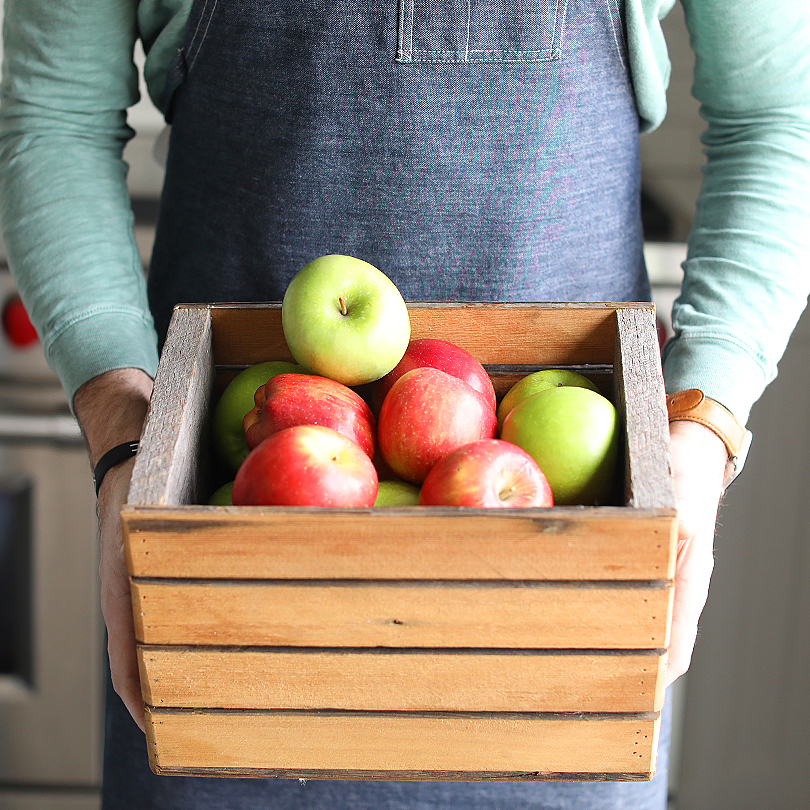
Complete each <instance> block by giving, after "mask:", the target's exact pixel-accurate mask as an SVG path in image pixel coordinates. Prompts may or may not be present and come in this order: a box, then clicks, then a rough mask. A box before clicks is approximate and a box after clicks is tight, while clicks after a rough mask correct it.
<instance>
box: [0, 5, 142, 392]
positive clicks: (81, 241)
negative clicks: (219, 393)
mask: <svg viewBox="0 0 810 810" xmlns="http://www.w3.org/2000/svg"><path fill="white" fill-rule="evenodd" d="M136 13H137V0H6V3H5V14H4V24H3V28H4V31H3V34H4V48H3V79H2V85H1V86H0V224H2V233H3V241H4V243H5V247H6V252H7V255H8V260H9V266H10V268H11V270H12V273H13V275H14V278H15V281H16V283H17V286H18V288H19V290H20V294H21V296H22V298H23V301H24V302H25V305H26V308H27V309H28V312H29V314H30V316H31V319H32V321H33V323H34V325H35V326H36V328H37V330H38V332H39V334H40V337H41V339H42V345H43V349H44V351H45V355H46V358H47V359H48V362H49V363H50V365H51V366H52V368H53V369H54V370H55V371H56V373H57V374H58V376H59V378H60V379H61V381H62V384H63V386H64V388H65V390H66V392H67V394H68V397H69V399H70V401H71V402H72V399H73V395H74V393H75V392H76V390H77V389H78V388H79V386H81V385H82V383H84V382H86V381H87V380H89V379H91V378H92V377H94V376H96V375H98V374H101V373H103V372H105V371H109V370H112V369H115V368H127V367H134V368H141V369H143V370H144V371H146V372H147V373H149V374H150V375H154V373H155V370H156V367H157V341H156V336H155V332H154V327H153V325H152V320H151V316H150V315H149V311H148V306H147V299H146V285H145V278H144V272H143V268H142V265H141V261H140V257H139V254H138V250H137V246H136V244H135V240H134V234H133V217H132V212H131V208H130V205H129V198H128V194H127V186H126V171H127V167H126V164H125V163H124V161H123V160H122V152H123V148H124V145H125V144H126V142H127V140H128V139H129V138H130V137H131V136H132V131H131V130H130V128H129V127H128V126H127V123H126V110H127V108H128V107H129V106H131V105H132V104H133V103H135V101H137V98H138V77H137V69H136V67H135V64H134V61H133V58H132V55H133V48H134V43H135V38H136V32H137V25H136Z"/></svg>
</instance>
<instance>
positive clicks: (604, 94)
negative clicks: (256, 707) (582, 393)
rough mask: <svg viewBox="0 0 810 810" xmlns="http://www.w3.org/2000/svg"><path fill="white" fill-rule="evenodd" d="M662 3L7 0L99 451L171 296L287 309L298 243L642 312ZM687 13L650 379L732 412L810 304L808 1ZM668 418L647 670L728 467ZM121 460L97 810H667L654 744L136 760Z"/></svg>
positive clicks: (106, 546) (63, 299) (3, 140)
mask: <svg viewBox="0 0 810 810" xmlns="http://www.w3.org/2000/svg"><path fill="white" fill-rule="evenodd" d="M673 4H674V0H624V1H623V2H622V0H598V1H597V0H568V2H567V3H548V2H546V1H545V0H489V2H486V1H483V2H480V3H469V2H467V3H462V2H451V3H442V4H439V3H434V2H429V1H428V0H411V1H410V2H409V1H408V0H400V2H394V0H389V1H388V2H386V3H377V2H375V3H372V2H363V1H362V0H356V1H355V2H348V0H330V2H323V0H315V2H312V3H307V4H302V3H300V2H296V1H293V2H290V0H278V2H275V3H262V2H258V1H257V0H242V2H240V3H238V4H237V3H225V2H217V0H174V1H173V2H171V3H166V2H161V0H115V2H111V0H82V2H78V1H77V0H6V3H5V22H4V29H5V39H4V65H3V80H2V101H1V103H0V199H1V200H2V212H1V213H2V232H3V239H4V242H5V245H6V249H7V254H8V259H9V264H10V267H11V268H12V272H13V274H14V277H15V279H16V282H17V284H18V287H19V289H20V292H21V295H22V297H23V299H24V301H25V304H26V307H27V308H28V310H29V312H30V314H31V317H32V320H33V321H34V323H35V325H36V326H37V328H38V330H39V333H40V335H41V338H42V343H43V347H44V350H45V353H46V356H47V358H48V360H49V362H50V363H51V365H52V367H53V368H54V369H55V370H56V372H57V373H58V374H59V376H60V379H61V380H62V382H63V385H64V387H65V390H66V392H67V395H68V397H69V400H70V402H71V403H72V406H73V409H74V411H75V414H76V416H77V418H78V420H79V422H80V424H81V427H82V430H83V432H84V435H85V437H86V440H87V444H88V448H89V453H90V459H91V463H92V464H93V465H95V464H96V463H97V462H98V461H99V459H100V458H101V457H102V456H103V455H104V454H105V453H107V451H109V450H110V449H111V448H114V447H116V446H118V445H120V444H122V443H125V442H129V441H132V440H133V439H136V438H137V437H138V436H139V433H140V429H141V426H142V423H143V419H144V415H145V413H146V409H147V406H148V402H149V396H150V392H151V386H152V378H153V376H154V373H155V370H156V365H157V361H158V356H159V350H160V346H161V345H162V340H163V337H164V336H165V331H166V328H167V324H168V319H169V315H170V312H171V307H172V305H173V304H174V303H176V302H178V301H185V302H190V301H215V300H216V301H224V300H280V299H281V296H282V292H283V289H284V287H285V286H286V283H287V282H288V281H289V279H290V278H291V277H292V275H293V274H294V273H295V272H296V271H297V270H298V269H300V267H302V266H303V265H304V264H305V263H306V262H307V261H308V260H309V259H311V258H314V257H316V256H318V255H324V254H326V253H334V252H339V253H348V254H351V255H355V256H357V257H359V258H362V259H365V260H366V261H369V262H371V263H372V264H375V265H376V266H377V267H379V268H380V269H382V270H383V271H384V272H386V274H388V275H389V276H390V277H391V278H392V280H394V282H395V283H396V284H397V286H398V287H399V288H400V290H401V291H402V292H403V295H404V296H405V297H406V299H409V300H419V299H422V300H442V299H451V300H454V299H457V300H470V299H478V300H562V301H564V300H615V301H621V300H648V299H649V294H650V293H649V285H648V280H647V277H646V271H645V268H644V262H643V253H642V240H643V233H642V230H641V224H640V215H639V197H640V171H639V160H638V135H639V132H640V131H641V132H644V131H648V130H651V129H653V128H654V127H655V126H657V125H658V124H659V123H660V121H661V120H662V118H663V117H664V114H665V106H666V102H665V91H666V84H667V79H668V59H667V54H666V46H665V42H664V39H663V36H662V33H661V28H660V23H659V20H660V19H662V18H663V17H664V16H665V15H666V13H668V12H669V11H670V9H671V7H672V5H673ZM683 6H684V9H685V12H686V20H687V24H688V26H689V30H690V34H691V40H692V44H693V47H694V50H695V54H696V65H695V82H694V94H695V96H696V97H697V98H698V99H699V100H700V102H701V105H702V106H701V111H702V114H703V116H704V117H705V119H706V121H707V124H708V127H707V130H706V133H705V135H704V144H705V147H706V155H707V163H706V168H705V181H704V185H703V188H702V190H701V194H700V199H699V201H698V205H697V211H696V217H695V225H694V230H693V233H692V236H691V239H690V244H689V252H688V257H687V259H686V262H685V264H684V272H685V276H684V284H683V289H682V292H681V295H680V297H679V299H678V301H677V302H676V304H675V307H674V310H673V324H674V328H675V337H674V339H672V340H671V341H670V342H669V343H668V344H667V346H666V347H665V350H664V353H663V370H664V376H665V381H666V386H667V390H668V391H669V392H679V391H684V390H688V389H700V390H701V391H703V392H705V394H706V395H707V396H708V397H709V398H710V401H711V402H717V403H721V404H722V406H724V408H725V409H726V410H727V411H728V412H729V415H730V416H731V415H733V419H735V420H736V422H737V423H738V424H739V425H744V424H745V422H746V420H747V418H748V414H749V411H750V409H751V407H752V405H753V404H754V403H755V402H756V400H757V399H758V398H759V396H760V395H761V393H762V391H763V390H764V388H765V387H766V386H767V384H768V383H769V382H770V381H771V380H772V379H773V377H774V375H775V374H776V364H777V362H778V360H779V358H780V357H781V354H782V352H783V350H784V347H785V345H786V343H787V341H788V339H789V336H790V334H791V331H792V329H793V327H794V326H795V323H796V321H797V320H798V317H799V315H800V313H801V311H802V310H803V308H804V306H805V305H806V301H807V295H808V292H809V291H810V290H809V289H808V286H809V285H808V279H810V273H808V272H807V268H808V266H810V255H809V254H810V250H809V249H808V245H810V242H809V241H808V239H807V233H808V232H810V210H809V209H808V206H807V202H806V188H807V187H808V186H809V185H810V9H809V8H808V5H807V3H806V0H782V2H780V3H779V4H778V7H777V9H776V10H774V8H773V4H772V3H769V2H766V0H751V1H750V2H748V3H739V2H736V0H683ZM138 38H140V40H141V41H142V43H143V46H144V51H145V53H146V63H145V68H144V73H145V79H146V83H147V86H148V89H149V93H150V96H151V98H152V99H153V100H154V101H155V103H156V105H157V106H158V107H159V109H160V110H161V111H162V112H163V113H164V115H165V116H166V119H167V122H169V123H170V124H171V136H170V141H169V151H168V157H167V165H166V178H165V187H164V190H163V196H162V200H161V213H160V218H159V222H158V228H157V235H156V241H155V248H154V254H153V257H152V261H151V262H150V266H149V273H148V283H147V281H146V280H145V279H144V275H143V272H142V268H141V265H140V262H139V259H138V254H137V251H136V248H135V244H134V240H133V236H132V213H131V210H130V207H129V202H128V196H127V186H126V166H125V164H124V163H123V161H122V159H121V153H122V148H123V146H124V144H125V143H126V141H127V139H128V138H129V137H130V136H131V134H132V133H131V130H130V129H129V128H128V127H127V124H126V110H127V108H128V107H129V106H131V105H132V104H133V103H134V102H135V101H136V99H137V92H138V91H137V78H138V77H137V70H136V68H135V66H134V64H133V60H132V52H133V46H134V44H135V42H136V39H138ZM709 421H710V422H711V420H709ZM671 427H672V431H671V434H672V439H671V455H672V469H673V476H674V484H675V489H676V499H677V504H678V517H679V527H680V528H679V548H678V559H677V574H676V589H675V605H674V616H673V626H672V635H671V645H670V654H669V662H668V666H669V670H668V681H669V682H672V681H673V680H674V679H675V678H677V677H678V676H679V675H681V674H682V673H683V672H684V671H685V670H686V669H687V667H688V665H689V660H690V656H691V651H692V648H693V645H694V641H695V637H696V632H697V626H698V618H699V615H700V612H701V610H702V608H703V605H704V602H705V599H706V596H707V591H708V586H709V580H710V575H711V570H712V564H713V563H712V539H713V535H714V526H715V520H716V514H717V508H718V503H719V500H720V498H721V494H722V492H723V489H724V484H725V481H726V479H727V476H728V472H729V470H730V469H731V466H733V465H731V459H730V456H729V452H728V450H727V448H726V446H725V444H724V443H723V441H722V440H721V438H720V436H719V435H718V433H717V432H716V431H715V430H714V429H712V427H711V426H706V425H704V424H701V423H699V422H694V421H683V420H677V421H674V422H673V423H672V426H671ZM735 452H736V450H735ZM131 468H132V460H131V459H129V460H127V461H123V462H121V463H119V464H117V465H115V466H113V467H112V468H111V469H110V470H109V472H108V473H107V474H106V476H105V477H104V479H103V482H102V485H101V487H100V490H99V518H100V531H101V566H100V572H101V579H102V609H103V613H104V618H105V621H106V625H107V630H108V651H109V662H110V672H111V683H112V684H113V686H114V689H115V692H116V693H117V695H118V696H120V699H119V697H116V696H115V695H114V694H113V693H112V692H111V693H110V698H109V700H108V719H107V727H106V740H107V747H106V753H105V773H104V800H103V801H104V808H105V810H114V809H115V808H123V807H132V806H137V807H138V808H139V810H146V809H147V808H150V807H161V808H177V810H183V809H184V808H192V807H194V808H203V807H221V808H224V807H227V808H243V807H257V806H261V807H272V808H305V807H321V806H325V805H327V804H328V805H331V806H334V807H348V806H351V807H353V808H363V807H368V808H371V807H374V808H382V807H385V808H398V809H401V810H405V808H416V807H419V808H434V809H435V810H440V809H441V808H450V807H453V808H455V807H460V806H466V807H470V808H475V807H484V806H486V807H503V808H507V807H508V808H514V809H515V810H520V808H541V807H542V808H552V807H554V808H566V810H573V809H574V808H588V810H597V808H619V807H633V808H662V807H664V805H665V803H666V767H665V761H666V737H667V734H666V733H664V734H662V741H663V742H662V751H661V754H660V758H659V763H660V767H659V770H658V774H657V775H656V778H655V779H654V780H653V781H652V782H650V783H601V784H600V783H570V784H559V783H497V784H482V783H441V782H439V783H436V782H413V783H398V782H362V781H358V782H348V781H347V782H344V781H334V782H332V781H320V780H315V781H310V782H308V783H307V784H306V785H302V784H299V783H298V782H296V781H294V780H293V781H290V780H275V781H273V780H271V781H265V780H228V779H198V778H179V777H156V776H154V775H152V774H151V773H150V772H148V768H147V767H146V763H145V756H144V742H143V736H142V734H141V733H140V732H139V731H138V728H137V725H136V724H138V725H141V726H142V723H143V719H142V704H141V697H140V690H139V687H138V682H137V667H136V665H135V658H134V634H133V629H132V616H131V613H130V610H131V608H130V601H129V591H128V584H127V580H126V576H125V572H124V566H123V562H122V559H121V536H120V532H121V529H120V521H119V518H118V514H119V509H120V506H121V504H122V503H123V501H124V499H125V497H126V494H127V489H128V480H129V475H130V473H131ZM130 715H131V717H130ZM133 718H134V721H135V722H133V721H132V720H133ZM665 728H666V726H665Z"/></svg>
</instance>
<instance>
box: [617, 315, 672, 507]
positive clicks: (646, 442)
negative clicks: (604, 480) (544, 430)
mask: <svg viewBox="0 0 810 810" xmlns="http://www.w3.org/2000/svg"><path fill="white" fill-rule="evenodd" d="M616 317H617V321H618V334H619V339H618V341H617V344H616V360H615V363H614V381H615V388H616V392H617V394H616V396H617V400H618V401H617V407H618V408H620V409H621V412H622V417H623V424H624V428H625V441H626V452H625V458H626V462H627V474H626V492H625V503H627V504H628V505H630V506H635V507H639V508H642V509H654V508H666V509H670V510H672V514H673V516H674V510H675V494H674V490H673V488H672V475H671V472H670V466H669V422H668V419H667V411H666V393H665V391H664V380H663V377H662V375H661V356H660V353H659V350H658V342H657V337H656V323H655V311H654V310H635V309H623V310H617V311H616Z"/></svg>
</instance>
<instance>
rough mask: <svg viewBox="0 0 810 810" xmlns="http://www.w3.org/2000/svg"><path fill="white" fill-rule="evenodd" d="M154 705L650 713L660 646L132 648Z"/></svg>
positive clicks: (654, 707) (659, 687)
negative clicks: (597, 649)
mask: <svg viewBox="0 0 810 810" xmlns="http://www.w3.org/2000/svg"><path fill="white" fill-rule="evenodd" d="M138 663H139V666H140V671H141V683H142V684H143V698H144V702H145V703H146V704H147V705H150V706H155V707H158V708H167V707H172V708H195V707H199V706H206V707H208V708H212V709H218V708H219V709H267V708H272V709H299V710H313V709H342V710H365V711H431V712H436V711H446V712H449V711H457V712H480V711H489V712H614V713H615V712H653V711H660V709H661V706H662V704H663V698H664V690H663V678H662V677H660V676H661V674H662V672H663V669H664V667H665V665H666V656H664V655H663V654H662V653H661V651H650V652H647V653H626V654H604V653H593V652H587V653H576V652H572V651H564V652H560V653H549V652H546V651H536V650H532V651H528V652H525V653H523V652H515V651H500V650H499V651H494V652H491V653H488V652H486V651H482V650H461V651H438V650H387V651H383V650H379V649H377V650H362V651H358V650H319V649H305V650H290V649H273V648H239V649H232V648H203V647H149V646H141V647H139V649H138Z"/></svg>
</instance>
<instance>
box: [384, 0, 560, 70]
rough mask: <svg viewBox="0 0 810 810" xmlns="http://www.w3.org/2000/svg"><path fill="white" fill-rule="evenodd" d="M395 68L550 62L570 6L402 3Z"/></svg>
mask: <svg viewBox="0 0 810 810" xmlns="http://www.w3.org/2000/svg"><path fill="white" fill-rule="evenodd" d="M398 3H399V9H398V11H399V14H398V27H397V56H396V60H397V62H548V61H551V60H554V59H559V57H560V43H561V41H562V28H563V23H564V20H565V8H566V3H567V0H398Z"/></svg>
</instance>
